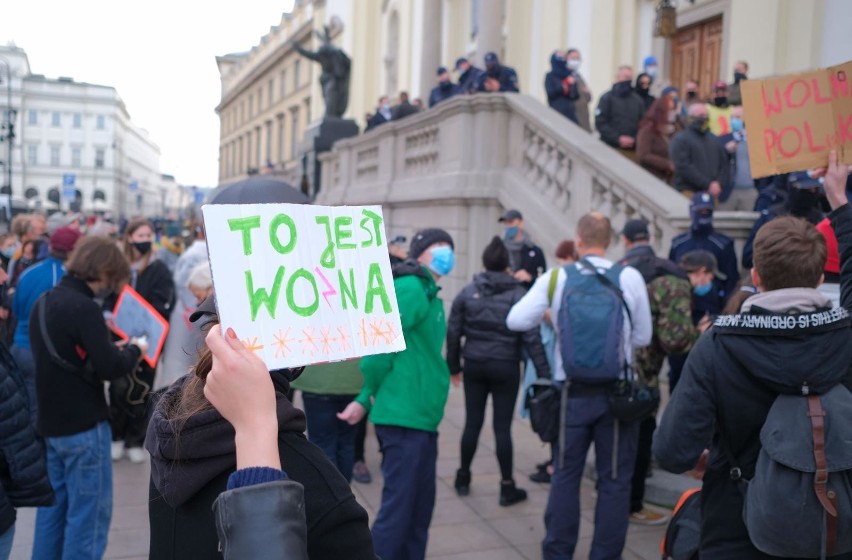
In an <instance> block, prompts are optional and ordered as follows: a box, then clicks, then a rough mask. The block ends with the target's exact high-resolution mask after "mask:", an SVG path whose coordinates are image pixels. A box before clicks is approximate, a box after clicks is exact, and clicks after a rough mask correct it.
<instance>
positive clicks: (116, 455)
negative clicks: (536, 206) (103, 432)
mask: <svg viewBox="0 0 852 560" xmlns="http://www.w3.org/2000/svg"><path fill="white" fill-rule="evenodd" d="M110 454H111V455H112V460H113V461H121V460H122V459H123V458H124V442H123V441H114V442H112V449H111V450H110Z"/></svg>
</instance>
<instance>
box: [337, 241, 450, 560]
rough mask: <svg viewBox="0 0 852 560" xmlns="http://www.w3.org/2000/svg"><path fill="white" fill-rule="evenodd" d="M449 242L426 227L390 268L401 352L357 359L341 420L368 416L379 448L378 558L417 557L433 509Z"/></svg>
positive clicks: (445, 371)
mask: <svg viewBox="0 0 852 560" xmlns="http://www.w3.org/2000/svg"><path fill="white" fill-rule="evenodd" d="M453 249H454V245H453V238H452V237H451V236H450V234H449V233H447V232H446V231H444V230H442V229H425V230H422V231H420V232H419V233H417V235H415V236H414V238H413V239H412V240H411V246H410V248H409V251H408V257H409V258H408V260H406V261H404V262H403V263H401V264H399V265H397V266H396V267H395V268H394V290H395V291H396V299H397V302H398V305H399V315H400V319H401V321H402V332H403V336H404V337H405V346H406V349H405V350H403V351H402V352H397V353H395V354H380V355H376V356H365V357H364V358H362V359H361V371H362V372H363V373H364V387H363V388H362V389H361V393H360V394H359V395H358V396H357V397H356V398H355V400H354V401H352V402H351V403H350V404H349V405H348V406H347V407H346V409H344V411H343V412H341V413H340V414H338V417H339V418H340V419H341V420H344V421H346V422H349V423H350V424H356V423H357V422H358V421H359V420H361V418H363V417H364V415H365V414H366V413H367V412H369V413H370V420H372V421H373V424H375V426H376V435H377V436H378V438H379V444H380V446H381V451H382V475H383V476H384V481H385V485H384V488H382V505H381V507H380V509H379V513H378V516H377V517H376V521H375V523H374V524H373V546H374V547H375V550H376V554H377V555H378V556H379V557H381V558H393V559H394V560H422V559H423V558H425V556H426V543H427V540H428V536H429V524H430V523H431V521H432V510H433V509H434V507H435V477H436V473H435V465H436V463H437V460H438V424H439V423H440V422H441V419H442V418H443V416H444V405H445V404H446V403H447V394H448V391H449V387H450V371H449V368H448V367H447V363H446V361H445V360H444V357H443V354H442V348H443V343H444V337H445V335H446V331H447V320H446V317H445V315H444V304H443V302H442V301H441V299H440V298H439V297H438V290H439V289H440V288H439V287H438V285H437V281H438V280H439V279H440V278H441V277H442V276H446V275H447V274H449V273H450V271H451V270H452V268H453V264H454V263H455V256H454V253H453Z"/></svg>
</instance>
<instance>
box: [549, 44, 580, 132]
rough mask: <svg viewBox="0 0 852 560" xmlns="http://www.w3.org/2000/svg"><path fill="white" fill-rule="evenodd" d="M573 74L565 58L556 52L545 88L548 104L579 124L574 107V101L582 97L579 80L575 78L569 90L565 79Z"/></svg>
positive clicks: (552, 57) (552, 58) (551, 59)
mask: <svg viewBox="0 0 852 560" xmlns="http://www.w3.org/2000/svg"><path fill="white" fill-rule="evenodd" d="M572 74H573V73H572V72H571V70H569V69H568V66H567V64H566V60H565V59H564V58H558V57H557V56H556V55H555V54H554V55H551V57H550V72H548V73H547V74H546V75H545V76H544V90H545V92H547V104H548V105H550V108H551V109H554V110H555V111H557V112H559V113H561V114H562V116H564V117H565V118H567V119H570V120H571V121H573V122H574V123H577V124H579V121H578V120H577V111H576V109H575V107H574V102H575V101H576V100H577V99H579V97H580V90H579V88H578V86H577V80H576V79H575V80H574V83H573V84H571V85H570V86H568V87H567V91H566V87H565V80H566V79H568V77H569V76H571V75H572ZM575 78H576V77H575Z"/></svg>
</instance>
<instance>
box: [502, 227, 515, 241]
mask: <svg viewBox="0 0 852 560" xmlns="http://www.w3.org/2000/svg"><path fill="white" fill-rule="evenodd" d="M503 235H504V238H505V239H506V241H511V240H513V239H514V238H515V237H517V235H518V226H511V227H507V228H506V231H505V232H504V233H503Z"/></svg>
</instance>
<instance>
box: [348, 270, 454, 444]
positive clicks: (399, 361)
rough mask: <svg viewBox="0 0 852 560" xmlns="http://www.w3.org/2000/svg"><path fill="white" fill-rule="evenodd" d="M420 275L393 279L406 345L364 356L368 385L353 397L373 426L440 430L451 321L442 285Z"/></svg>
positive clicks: (447, 376) (366, 382)
mask: <svg viewBox="0 0 852 560" xmlns="http://www.w3.org/2000/svg"><path fill="white" fill-rule="evenodd" d="M422 273H425V274H424V276H421V275H414V274H412V275H408V276H400V277H398V278H396V279H395V280H394V289H395V290H396V300H397V304H398V305H399V315H400V318H401V321H402V334H403V336H404V337H405V346H406V348H405V350H403V351H402V352H397V353H394V354H378V355H375V356H365V357H364V358H362V359H361V371H362V372H363V373H364V387H363V389H361V393H360V394H359V395H358V397H357V398H356V399H355V400H356V401H358V402H359V403H361V404H362V405H364V407H365V408H366V409H367V410H368V411H369V412H370V420H372V422H373V423H374V424H379V425H386V426H399V427H402V428H412V429H415V430H423V431H426V432H437V431H438V424H440V423H441V419H442V418H443V417H444V405H445V404H446V403H447V394H448V392H449V388H450V370H449V368H448V367H447V362H446V360H444V356H443V354H442V349H443V345H444V337H445V336H446V333H447V319H446V317H445V316H444V304H443V302H442V301H441V299H440V298H439V297H438V290H439V289H440V288H438V286H437V285H436V284H435V281H434V280H433V278H432V275H431V274H429V272H428V271H427V270H426V269H422ZM371 398H372V399H373V402H372V405H371Z"/></svg>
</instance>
